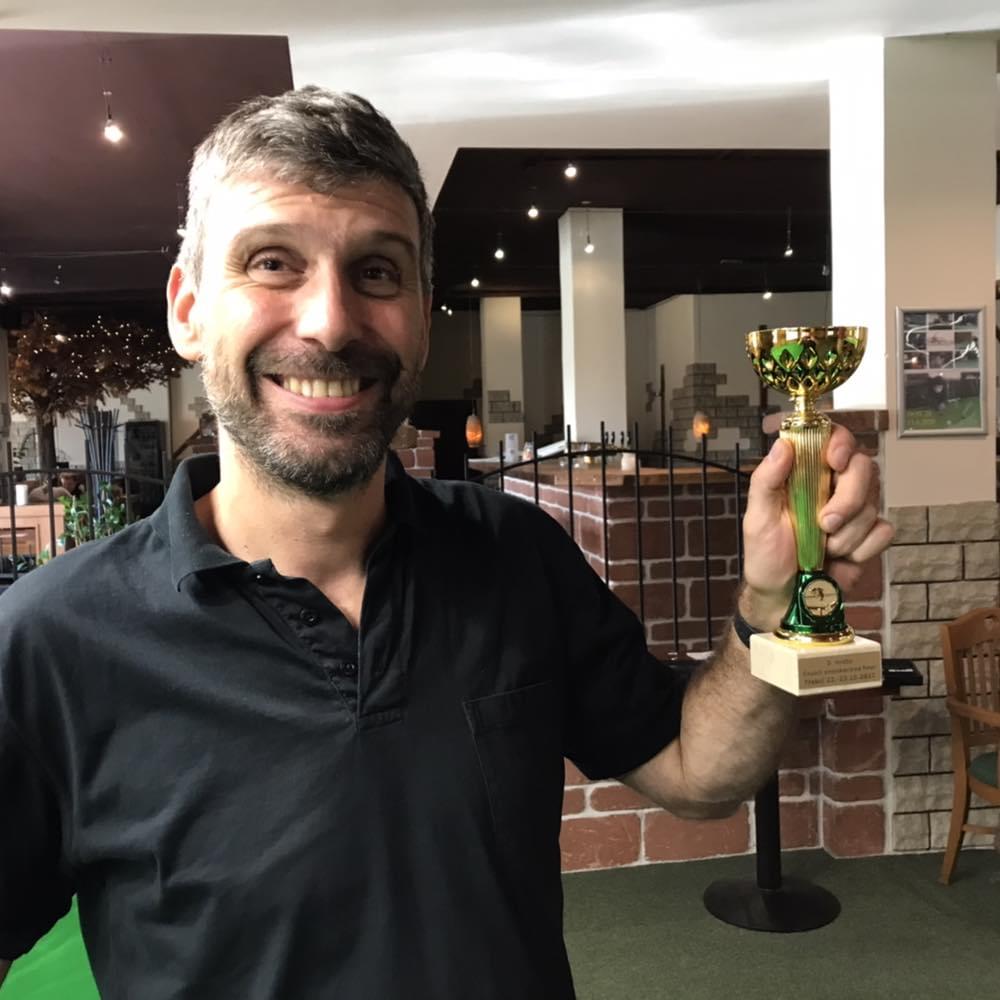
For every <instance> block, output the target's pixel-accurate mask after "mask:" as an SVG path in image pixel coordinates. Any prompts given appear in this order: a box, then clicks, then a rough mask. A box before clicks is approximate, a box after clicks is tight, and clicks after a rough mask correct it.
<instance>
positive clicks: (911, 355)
mask: <svg viewBox="0 0 1000 1000" xmlns="http://www.w3.org/2000/svg"><path fill="white" fill-rule="evenodd" d="M985 315H986V310H985V309H951V310H946V309H897V310H896V322H897V326H898V331H899V434H900V436H901V437H903V436H907V437H908V436H911V435H918V434H985V433H986V398H985V393H984V390H985V378H986V372H985V356H984V347H983V343H984V342H983V322H984V317H985Z"/></svg>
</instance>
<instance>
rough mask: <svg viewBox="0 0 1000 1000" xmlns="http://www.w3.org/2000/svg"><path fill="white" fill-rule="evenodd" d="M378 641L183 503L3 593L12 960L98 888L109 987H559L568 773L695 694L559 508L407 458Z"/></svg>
mask: <svg viewBox="0 0 1000 1000" xmlns="http://www.w3.org/2000/svg"><path fill="white" fill-rule="evenodd" d="M389 465H390V468H389V475H388V477H387V487H386V491H387V503H388V521H387V527H386V529H385V531H384V532H383V533H382V535H381V537H380V538H379V539H378V541H377V542H376V544H375V545H374V546H373V548H372V550H371V552H370V553H369V555H368V560H367V583H366V589H365V595H364V604H363V608H362V613H361V624H360V628H359V629H358V630H357V631H355V630H354V629H353V628H352V627H351V626H350V624H349V623H348V622H347V621H346V620H345V619H344V618H343V616H342V615H341V614H340V613H339V611H337V609H336V608H335V607H333V606H332V605H331V604H330V603H329V602H328V601H327V600H326V598H325V597H324V596H323V595H322V594H321V593H320V591H319V590H318V589H316V588H315V587H314V586H313V585H312V584H310V583H309V582H308V581H306V580H300V579H288V578H284V577H282V576H280V575H279V574H278V573H277V572H276V571H275V570H274V568H273V567H272V565H271V563H270V562H269V561H268V560H264V561H261V562H259V563H254V564H247V563H245V562H243V561H241V560H239V559H237V558H235V557H233V556H232V555H231V554H229V553H228V552H226V551H225V550H223V549H222V548H220V547H219V546H218V545H216V544H214V543H213V542H212V541H211V540H210V539H209V538H208V537H207V535H206V534H205V533H204V531H203V530H202V528H201V526H200V524H199V522H198V521H197V520H196V518H195V515H194V509H193V501H194V500H195V499H196V498H197V497H199V496H201V495H202V494H204V493H205V492H206V491H207V490H209V489H210V488H211V487H212V486H213V485H214V483H215V482H216V480H217V477H218V465H217V462H216V460H215V458H214V457H203V458H197V459H192V460H190V461H188V462H186V463H184V464H183V465H182V466H181V468H180V470H179V471H178V473H177V474H176V476H175V477H174V480H173V483H172V484H171V487H170V490H169V492H168V496H167V498H166V500H165V502H164V504H163V506H162V507H161V508H160V509H159V510H158V511H157V512H156V514H155V515H153V516H152V517H151V518H149V519H147V520H145V521H142V522H139V523H137V524H135V525H133V526H131V527H129V528H128V529H126V530H125V531H122V532H121V533H119V534H117V535H115V536H114V537H113V538H110V539H108V540H106V541H103V542H94V543H90V544H88V545H84V546H82V547H81V548H79V549H77V550H74V551H72V552H69V553H67V554H66V555H63V556H60V557H59V558H58V559H55V560H53V561H52V562H51V563H49V564H48V565H46V566H44V567H41V568H40V569H37V570H35V571H33V572H32V573H30V574H28V575H26V576H24V577H23V578H22V579H21V580H20V581H19V582H18V583H17V584H15V585H14V586H13V587H12V588H11V589H10V590H9V591H8V592H7V593H6V594H5V595H4V596H3V598H0V803H2V806H0V809H2V811H0V957H4V958H8V959H12V958H17V957H18V956H19V955H21V954H23V953H24V952H25V951H27V950H28V949H30V948H31V946H32V945H33V944H34V943H35V941H37V940H38V938H39V937H40V936H41V935H43V934H44V933H45V932H46V931H47V930H48V929H49V928H50V927H51V926H52V924H53V923H54V921H56V920H57V919H58V918H59V917H60V916H61V915H62V914H63V913H65V912H66V910H67V908H68V906H69V902H70V898H71V896H72V894H73V893H76V894H77V895H78V898H79V908H80V917H81V922H82V927H83V933H84V938H85V941H86V944H87V949H88V952H89V955H90V960H91V964H92V966H93V969H94V973H95V976H96V978H97V982H98V985H99V987H100V990H101V995H102V997H104V998H105V1000H119V998H120V1000H140V998H141V1000H166V998H182V997H183V998H198V1000H201V998H205V1000H230V998H231V1000H265V998H266V1000H272V998H274V1000H278V998H280V1000H299V998H313V997H315V998H338V1000H471V998H475V1000H515V998H516V1000H568V998H571V997H572V996H573V987H572V983H571V978H570V972H569V967H568V963H567V959H566V952H565V949H564V946H563V941H562V893H561V882H560V872H559V826H560V813H561V802H562V785H563V756H564V755H565V756H568V757H569V758H571V759H572V760H573V761H574V762H575V763H576V764H577V765H578V766H579V767H580V768H581V769H582V770H583V771H584V772H585V773H587V774H588V775H589V776H590V777H591V778H606V777H610V776H616V775H620V774H623V773H624V772H626V771H629V770H631V769H632V768H634V767H637V766H638V765H639V764H641V763H643V762H644V761H646V760H648V759H649V758H650V757H652V756H653V755H654V754H656V753H657V752H658V751H659V750H660V749H661V748H662V747H664V746H665V745H666V744H667V743H668V742H670V740H672V739H673V738H674V737H675V736H676V734H677V732H678V729H679V723H680V701H681V688H680V686H679V685H678V684H677V683H675V680H674V675H673V674H672V672H671V671H670V670H669V669H668V668H666V667H664V666H662V665H661V664H659V663H658V662H657V661H656V660H654V659H653V658H652V657H651V656H650V655H649V654H648V653H647V652H646V650H645V646H644V642H643V636H642V630H641V628H640V626H639V624H638V623H637V621H636V620H635V618H634V617H633V616H632V614H631V613H630V612H629V611H628V610H627V609H626V608H625V607H624V605H622V604H621V603H620V602H619V601H618V600H617V599H615V598H613V597H612V595H611V594H610V593H609V591H608V590H607V588H606V587H605V586H604V584H603V583H602V581H601V580H600V579H599V578H598V577H597V576H596V575H595V574H594V572H593V571H592V570H591V569H590V568H589V566H588V565H587V564H586V562H585V560H584V558H583V556H582V555H581V553H580V551H579V550H578V548H577V547H576V546H575V545H574V544H573V543H572V541H571V540H570V539H569V538H568V537H567V535H566V534H565V532H564V531H563V529H562V528H561V527H559V525H558V524H556V522H555V521H554V520H552V519H551V518H550V517H549V516H548V515H547V514H545V513H543V512H541V511H539V510H536V509H535V508H534V507H532V506H531V505H529V504H527V503H524V502H522V501H520V500H517V499H514V498H511V497H508V496H504V495H501V494H498V493H496V492H493V491H490V490H487V489H484V488H482V487H478V486H472V485H467V484H462V483H444V482H438V481H434V480H420V481H417V480H413V479H411V478H410V477H408V476H406V475H405V474H404V473H403V472H402V469H401V467H400V466H399V463H398V462H397V461H396V459H395V458H394V457H393V458H391V459H390V462H389Z"/></svg>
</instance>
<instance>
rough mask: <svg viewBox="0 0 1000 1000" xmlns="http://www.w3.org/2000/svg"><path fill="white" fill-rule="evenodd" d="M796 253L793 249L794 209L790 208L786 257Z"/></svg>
mask: <svg viewBox="0 0 1000 1000" xmlns="http://www.w3.org/2000/svg"><path fill="white" fill-rule="evenodd" d="M794 253H795V250H794V249H792V209H791V207H789V209H788V215H787V217H786V221H785V256H786V257H791V256H792V255H793V254H794Z"/></svg>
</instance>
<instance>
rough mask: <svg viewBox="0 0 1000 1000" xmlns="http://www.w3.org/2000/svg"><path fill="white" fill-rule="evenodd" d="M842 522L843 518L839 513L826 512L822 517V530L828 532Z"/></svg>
mask: <svg viewBox="0 0 1000 1000" xmlns="http://www.w3.org/2000/svg"><path fill="white" fill-rule="evenodd" d="M843 523H844V519H843V518H842V517H841V516H840V515H839V514H827V515H826V517H824V518H823V530H824V531H829V532H833V531H836V530H837V529H838V528H839V527H840V526H841V525H842V524H843Z"/></svg>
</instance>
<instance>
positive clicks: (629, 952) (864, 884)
mask: <svg viewBox="0 0 1000 1000" xmlns="http://www.w3.org/2000/svg"><path fill="white" fill-rule="evenodd" d="M940 864H941V856H940V855H937V854H934V855H912V856H900V857H890V858H870V859H861V860H855V861H834V860H833V859H832V858H829V857H828V856H827V855H826V854H824V853H823V852H819V851H809V852H801V851H800V852H795V853H791V854H786V855H785V857H784V867H785V873H786V874H787V875H797V876H800V877H803V878H808V879H810V880H812V881H814V882H816V883H818V884H820V885H823V886H825V887H826V888H827V889H830V890H831V891H832V892H834V893H835V894H836V895H837V897H838V898H839V899H840V902H841V906H842V907H843V911H842V913H841V915H840V917H839V918H838V919H837V920H835V921H834V922H833V923H832V924H830V925H829V926H827V927H824V928H822V929H820V930H818V931H811V932H809V933H806V934H759V933H754V932H752V931H744V930H739V929H737V928H735V927H730V926H728V925H727V924H723V923H721V922H719V921H718V920H716V919H715V918H714V917H712V916H710V915H709V914H708V913H707V912H706V910H705V909H704V907H703V906H702V902H701V896H702V893H703V892H704V889H705V887H706V886H707V885H709V883H711V882H712V881H714V880H715V879H717V878H740V877H743V876H747V877H752V875H753V870H754V861H753V858H724V859H722V860H716V861H701V862H691V863H686V864H671V865H650V866H648V867H643V868H625V869H618V870H615V871H607V872H586V873H580V874H575V875H567V876H566V878H565V880H564V881H565V886H566V943H567V945H568V947H569V954H570V961H571V962H572V964H573V973H574V978H575V980H576V986H577V992H578V994H579V1000H668V998H670V1000H729V998H735V1000H786V998H787V1000H791V998H795V1000H799V998H802V1000H897V998H898V1000H950V998H952V997H959V996H970V997H978V998H983V1000H986V998H992V997H996V996H1000V979H998V970H1000V855H998V854H995V853H993V852H992V851H965V852H963V853H962V855H961V856H960V858H959V863H958V874H957V876H956V878H955V880H954V883H953V884H952V885H951V886H950V887H949V888H947V889H946V888H944V887H943V886H940V885H938V884H937V881H936V879H937V873H938V868H939V867H940ZM0 992H2V995H3V1000H98V998H97V991H96V989H95V988H94V985H93V980H92V979H91V976H90V969H89V966H88V965H87V958H86V954H85V953H84V950H83V944H82V942H81V940H80V936H79V924H78V921H77V915H76V909H75V907H74V909H73V910H72V911H71V912H70V914H69V915H68V916H67V917H66V918H65V919H64V920H62V921H60V923H59V924H58V925H57V926H56V927H55V928H54V929H53V930H52V932H51V933H50V934H49V935H47V936H46V937H45V938H44V939H43V940H42V941H40V942H39V943H38V945H37V946H36V947H35V949H34V950H33V951H32V952H31V953H30V954H28V955H26V956H25V957H24V958H22V959H20V960H19V961H18V962H16V963H15V964H14V967H13V968H12V969H11V972H10V975H9V976H8V979H7V982H6V983H5V984H4V986H3V989H2V991H0ZM130 1000H131V998H130ZM135 1000H141V998H138V997H137V998H135ZM206 1000H207V998H206ZM288 1000H314V998H305V997H302V998H299V997H295V998H291V997H290V998H288ZM315 1000H320V998H315ZM345 1000H406V998H404V997H392V998H389V997H378V998H375V997H352V998H345ZM441 1000H475V998H471V997H469V998H466V997H462V998H458V997H442V998H441ZM511 1000H517V998H515V997H512V998H511Z"/></svg>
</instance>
